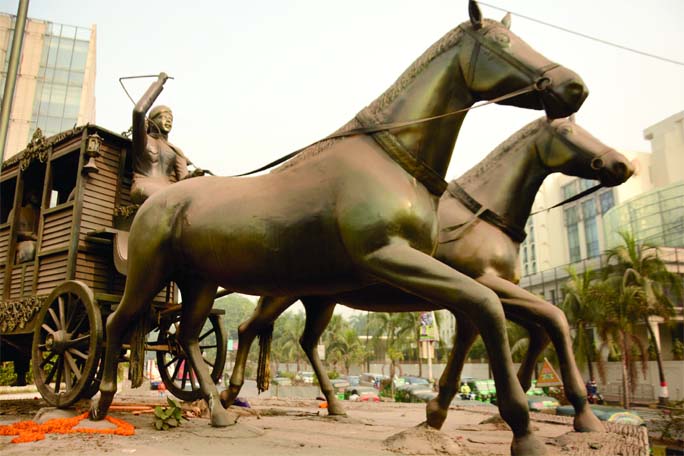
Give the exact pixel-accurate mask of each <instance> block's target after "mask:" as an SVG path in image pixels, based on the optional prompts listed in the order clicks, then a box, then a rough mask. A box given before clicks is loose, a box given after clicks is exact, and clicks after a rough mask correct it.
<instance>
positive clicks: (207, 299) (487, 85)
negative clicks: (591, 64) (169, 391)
mask: <svg viewBox="0 0 684 456" xmlns="http://www.w3.org/2000/svg"><path fill="white" fill-rule="evenodd" d="M469 11H470V15H471V20H470V21H468V22H466V23H463V24H461V25H460V26H458V27H457V28H455V29H453V30H452V31H450V32H449V33H447V34H446V35H445V36H444V37H443V38H442V39H440V40H439V41H438V42H437V43H435V44H434V45H433V46H432V47H430V48H429V49H428V50H427V51H426V52H425V53H424V54H423V55H422V56H421V57H419V58H418V60H417V61H416V62H414V63H413V64H412V65H411V66H410V67H409V68H408V69H407V70H406V71H405V72H404V73H403V74H402V76H400V78H399V79H398V80H397V82H396V83H395V84H394V85H393V86H392V87H390V88H389V89H388V90H387V91H386V92H385V93H384V94H383V95H381V96H380V97H379V98H378V99H376V100H375V101H374V102H373V103H371V105H369V106H368V107H366V108H365V109H363V110H362V111H360V112H359V113H358V114H357V116H356V117H355V118H354V119H353V120H352V121H350V122H349V123H348V124H347V125H345V126H344V127H342V130H348V129H353V128H359V127H364V126H372V125H378V124H383V123H391V122H395V121H405V120H412V119H419V118H426V117H431V116H436V115H442V114H445V113H448V112H451V111H459V110H461V109H463V108H468V107H470V106H472V104H473V103H475V102H476V101H478V100H490V99H495V98H497V97H499V96H502V95H505V94H511V93H514V94H518V95H517V96H514V97H512V98H509V99H507V100H506V101H505V103H507V104H511V105H515V106H519V107H524V108H532V109H542V108H543V109H545V111H546V113H547V115H548V116H549V117H550V118H559V117H565V116H568V115H570V114H572V113H574V112H576V111H577V110H578V109H579V107H580V106H581V104H582V102H583V101H584V99H585V98H586V96H587V90H586V87H585V86H584V83H583V82H582V80H581V79H580V77H579V76H578V75H577V74H575V73H574V72H572V71H570V70H568V69H566V68H564V67H562V66H560V65H558V64H555V63H552V62H551V61H549V60H548V59H547V58H545V57H544V56H542V55H540V54H539V53H537V52H536V51H534V50H533V49H532V48H531V47H530V46H529V45H527V44H526V43H525V42H524V41H522V40H521V39H520V38H519V37H517V36H516V35H515V34H513V33H512V32H511V31H510V30H509V29H508V27H507V24H506V23H502V22H499V21H492V20H487V19H482V17H481V14H480V12H479V9H478V8H477V5H476V4H475V2H471V3H470V9H469ZM520 91H524V92H525V93H524V94H522V93H521V92H520ZM464 118H465V112H459V113H458V114H457V115H453V116H449V117H444V118H440V119H438V120H434V121H432V122H424V123H420V124H415V125H412V126H408V127H405V128H398V129H395V130H393V132H390V131H381V132H378V133H375V134H373V135H356V136H351V137H346V138H338V139H335V140H330V141H324V142H322V143H319V144H317V145H316V146H314V147H311V148H310V150H308V151H305V152H303V153H302V154H300V157H301V158H300V157H298V158H297V159H295V160H293V161H292V163H291V164H289V166H285V167H281V168H280V169H279V170H278V171H277V172H273V173H270V174H267V175H263V176H258V177H250V178H227V177H202V178H197V179H191V180H188V181H183V182H180V183H177V184H174V185H172V186H170V187H168V188H166V189H164V190H162V191H160V192H158V193H156V194H154V195H152V196H151V197H150V198H149V199H148V200H147V201H146V202H145V203H144V204H143V205H142V206H141V207H140V209H139V211H138V213H137V215H136V217H135V220H134V221H133V224H132V227H131V231H130V238H129V245H128V252H129V259H130V263H129V268H128V278H127V281H126V288H125V291H124V296H123V299H122V301H121V303H120V304H119V305H118V306H117V308H116V311H115V312H114V313H112V314H111V315H110V317H109V318H108V320H107V325H106V337H107V347H106V354H105V361H104V365H103V379H102V382H101V384H100V393H101V394H100V399H99V401H96V402H94V403H93V405H92V407H91V411H90V414H91V418H93V419H102V418H104V416H105V415H106V413H107V410H108V409H109V406H110V404H111V402H112V399H113V397H114V394H115V392H116V364H117V361H118V357H119V354H120V351H121V346H122V340H123V337H124V334H125V332H126V330H127V329H128V328H129V326H130V324H131V322H132V321H136V319H138V318H140V316H141V315H143V313H144V312H145V311H146V310H147V309H149V306H150V303H151V302H152V298H153V297H154V296H155V295H156V294H157V293H158V292H159V291H160V290H161V289H162V288H163V287H164V286H165V284H167V283H168V282H169V281H174V282H175V283H177V285H178V287H179V289H180V290H181V293H182V296H183V309H182V316H181V322H180V330H179V334H178V337H179V341H180V343H181V345H182V346H183V349H184V350H185V351H186V353H187V354H188V357H189V359H190V362H191V364H192V366H193V368H194V370H195V372H196V373H197V378H198V380H199V383H200V387H201V390H202V393H203V395H204V397H205V398H206V399H207V401H208V404H209V410H210V413H211V424H212V425H214V426H228V425H231V424H233V423H234V422H235V420H234V416H232V415H231V414H230V413H228V412H227V411H226V410H225V409H224V408H223V407H222V405H221V403H220V398H219V394H218V391H217V389H216V386H215V385H214V384H213V382H212V381H211V378H210V375H209V372H208V371H207V369H206V367H205V365H204V363H203V360H202V356H201V352H200V348H199V343H198V334H199V332H200V329H201V328H202V325H203V324H204V321H205V320H206V318H207V316H208V314H209V311H210V310H211V307H212V304H213V300H214V296H215V294H216V290H217V287H218V286H222V287H224V288H225V289H226V290H229V291H236V292H242V293H246V294H251V295H262V296H285V295H288V296H289V295H298V296H304V295H315V294H336V293H341V292H344V291H349V290H355V289H360V288H363V287H366V286H369V285H372V284H374V283H387V284H389V285H391V286H393V287H396V288H400V289H402V290H405V291H407V292H410V293H412V294H415V295H416V296H420V297H422V298H423V299H425V300H428V301H430V302H433V303H435V304H436V305H437V306H439V307H444V308H446V309H449V310H451V311H452V312H458V313H459V314H461V315H463V316H466V317H470V318H471V319H472V320H473V323H474V324H475V326H476V327H477V328H478V330H479V331H480V332H481V333H482V335H483V338H484V341H485V344H486V346H487V348H488V350H489V353H490V359H491V362H492V370H493V374H494V378H495V380H496V385H497V391H498V392H499V394H500V396H499V397H500V403H499V409H500V411H501V416H502V417H503V419H504V420H506V422H507V423H508V424H509V425H510V427H511V429H512V430H513V434H514V439H513V442H512V445H511V450H512V452H513V453H514V454H526V455H530V454H544V453H545V448H544V445H543V444H542V442H540V441H539V440H538V439H537V438H536V437H535V436H534V434H533V432H532V430H531V428H530V421H529V412H528V409H527V400H526V398H525V393H524V391H523V390H522V388H521V387H520V384H519V383H518V381H517V379H516V377H515V373H514V371H513V363H512V359H511V355H510V350H509V348H508V340H507V336H506V325H505V317H504V313H503V310H502V306H501V303H500V301H499V299H498V297H497V296H496V294H495V293H494V292H492V291H491V290H490V289H488V288H487V287H485V286H483V285H481V284H479V283H477V282H476V281H474V280H473V279H471V278H470V277H468V276H467V275H465V274H463V273H460V272H458V271H456V270H454V269H453V268H451V267H449V266H447V265H445V264H444V263H442V262H440V261H438V260H436V259H434V258H433V257H432V254H433V253H434V251H435V247H436V245H437V240H438V231H439V229H438V219H437V204H438V201H439V197H440V196H441V194H442V192H443V191H444V189H445V187H446V183H445V182H444V180H443V179H444V175H445V173H446V169H447V166H448V164H449V161H450V158H451V155H452V151H453V148H454V144H455V141H456V136H457V134H458V132H459V129H460V126H461V124H462V122H463V120H464Z"/></svg>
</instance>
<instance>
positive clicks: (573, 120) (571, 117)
mask: <svg viewBox="0 0 684 456" xmlns="http://www.w3.org/2000/svg"><path fill="white" fill-rule="evenodd" d="M568 120H569V121H570V122H572V123H575V115H574V114H571V115H570V117H568Z"/></svg>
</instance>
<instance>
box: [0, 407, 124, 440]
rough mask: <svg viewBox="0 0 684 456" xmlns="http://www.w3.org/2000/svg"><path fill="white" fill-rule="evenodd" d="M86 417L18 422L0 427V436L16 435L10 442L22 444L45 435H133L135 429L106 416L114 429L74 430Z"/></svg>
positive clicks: (83, 415)
mask: <svg viewBox="0 0 684 456" xmlns="http://www.w3.org/2000/svg"><path fill="white" fill-rule="evenodd" d="M87 417H88V413H87V412H86V413H83V414H81V415H78V416H75V417H73V418H55V419H52V420H48V421H46V422H45V423H43V424H38V423H36V422H35V421H20V422H18V423H14V424H10V425H7V426H0V435H16V436H17V437H15V438H13V439H12V440H11V442H12V443H23V442H35V441H36V440H43V439H44V438H45V434H76V433H83V434H115V435H133V434H135V427H134V426H133V425H132V424H130V423H127V422H126V421H124V420H121V419H118V418H113V417H111V416H106V417H105V419H106V420H107V421H109V422H110V423H112V424H114V425H116V428H115V429H88V428H80V429H74V427H75V426H76V425H77V424H78V423H80V422H81V421H82V420H84V419H85V418H87Z"/></svg>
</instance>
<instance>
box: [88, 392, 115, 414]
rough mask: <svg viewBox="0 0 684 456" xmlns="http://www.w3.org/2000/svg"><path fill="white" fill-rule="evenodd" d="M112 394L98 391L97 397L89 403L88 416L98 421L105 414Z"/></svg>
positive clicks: (112, 397) (110, 402)
mask: <svg viewBox="0 0 684 456" xmlns="http://www.w3.org/2000/svg"><path fill="white" fill-rule="evenodd" d="M113 399H114V394H111V395H110V394H106V393H102V392H101V393H100V398H99V399H93V400H92V401H91V403H90V411H89V412H88V415H89V418H90V419H91V420H93V421H99V420H102V419H104V417H105V416H107V412H108V411H109V406H110V405H111V404H112V400H113Z"/></svg>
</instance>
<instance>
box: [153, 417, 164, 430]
mask: <svg viewBox="0 0 684 456" xmlns="http://www.w3.org/2000/svg"><path fill="white" fill-rule="evenodd" d="M163 426H164V422H163V421H162V420H160V419H155V420H154V427H155V429H157V430H158V431H161V430H162V427H163Z"/></svg>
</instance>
